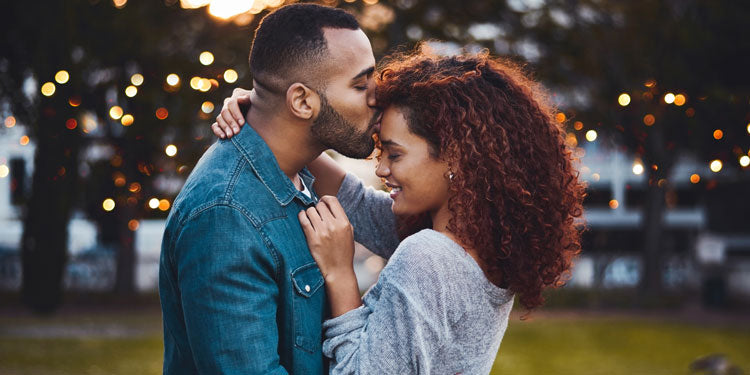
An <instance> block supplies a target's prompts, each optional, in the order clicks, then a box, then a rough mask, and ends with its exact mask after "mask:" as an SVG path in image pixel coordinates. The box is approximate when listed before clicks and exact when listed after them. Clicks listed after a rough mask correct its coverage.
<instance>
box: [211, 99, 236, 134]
mask: <svg viewBox="0 0 750 375" xmlns="http://www.w3.org/2000/svg"><path fill="white" fill-rule="evenodd" d="M231 102H232V100H231V99H227V101H226V102H224V108H222V109H221V113H219V117H218V118H217V120H219V118H221V119H222V120H223V121H224V126H222V129H224V131H225V132H227V131H228V133H227V135H229V136H230V137H231V136H232V135H234V134H237V133H239V132H240V127H239V125H237V121H235V119H234V117H233V116H232V114H231V113H230V112H229V110H228V109H227V105H230V106H231V104H229V103H231ZM219 125H222V123H221V121H219ZM229 133H231V134H229Z"/></svg>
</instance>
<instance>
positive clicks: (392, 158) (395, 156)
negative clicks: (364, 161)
mask: <svg viewBox="0 0 750 375" xmlns="http://www.w3.org/2000/svg"><path fill="white" fill-rule="evenodd" d="M399 156H401V155H399V154H388V160H396V159H398V158H399Z"/></svg>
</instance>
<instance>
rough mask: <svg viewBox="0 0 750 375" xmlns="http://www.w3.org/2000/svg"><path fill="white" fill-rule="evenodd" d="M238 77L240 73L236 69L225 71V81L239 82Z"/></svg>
mask: <svg viewBox="0 0 750 375" xmlns="http://www.w3.org/2000/svg"><path fill="white" fill-rule="evenodd" d="M237 78H239V75H238V74H237V71H236V70H234V69H227V70H225V71H224V82H226V83H235V82H237ZM191 86H192V82H191Z"/></svg>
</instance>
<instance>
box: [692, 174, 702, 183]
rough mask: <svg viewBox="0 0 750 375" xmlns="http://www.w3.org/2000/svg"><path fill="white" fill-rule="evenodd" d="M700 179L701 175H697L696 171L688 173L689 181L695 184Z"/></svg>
mask: <svg viewBox="0 0 750 375" xmlns="http://www.w3.org/2000/svg"><path fill="white" fill-rule="evenodd" d="M700 181H701V176H699V175H698V174H697V173H693V174H692V175H690V182H692V183H694V184H697V183H699V182H700Z"/></svg>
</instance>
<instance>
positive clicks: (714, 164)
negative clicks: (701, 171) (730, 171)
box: [710, 159, 724, 172]
mask: <svg viewBox="0 0 750 375" xmlns="http://www.w3.org/2000/svg"><path fill="white" fill-rule="evenodd" d="M723 166H724V165H723V164H722V163H721V160H719V159H716V160H713V161H711V164H710V168H711V171H712V172H719V171H720V170H721V168H722V167H723Z"/></svg>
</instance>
